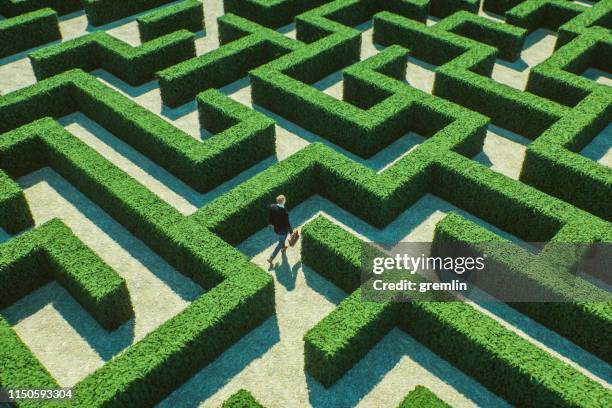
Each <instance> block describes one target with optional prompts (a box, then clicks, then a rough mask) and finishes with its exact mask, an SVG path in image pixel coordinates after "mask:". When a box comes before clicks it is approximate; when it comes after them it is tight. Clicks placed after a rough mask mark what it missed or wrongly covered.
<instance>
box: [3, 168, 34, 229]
mask: <svg viewBox="0 0 612 408" xmlns="http://www.w3.org/2000/svg"><path fill="white" fill-rule="evenodd" d="M33 225H34V221H33V219H32V214H31V213H30V208H29V207H28V203H27V202H26V199H25V196H24V195H23V191H22V190H21V188H20V187H19V185H17V184H16V183H15V182H14V181H13V180H11V179H10V178H9V177H8V176H7V175H6V173H5V172H3V171H1V170H0V228H2V229H4V230H5V231H6V232H8V233H12V234H16V233H18V232H20V231H22V230H24V229H26V228H28V227H31V226H33Z"/></svg>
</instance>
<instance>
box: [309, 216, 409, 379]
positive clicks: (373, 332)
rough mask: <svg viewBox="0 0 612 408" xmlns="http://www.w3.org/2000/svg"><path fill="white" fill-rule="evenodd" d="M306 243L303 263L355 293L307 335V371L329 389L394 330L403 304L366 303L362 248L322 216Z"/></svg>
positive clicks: (312, 226)
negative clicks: (363, 297)
mask: <svg viewBox="0 0 612 408" xmlns="http://www.w3.org/2000/svg"><path fill="white" fill-rule="evenodd" d="M302 239H303V241H302V262H303V263H304V264H305V265H308V266H309V267H311V268H312V269H313V270H315V271H316V272H317V273H319V274H321V275H322V276H324V277H326V278H327V279H328V280H330V281H331V282H332V283H334V284H335V285H337V286H339V287H340V288H342V289H344V290H345V291H347V292H349V293H350V292H352V294H351V295H350V296H349V297H348V298H346V299H345V300H344V301H343V302H342V303H341V304H340V306H338V307H337V308H336V309H335V310H334V311H333V312H332V313H331V314H329V315H328V316H327V317H325V318H324V319H323V320H322V321H321V322H319V323H318V324H317V325H316V326H315V327H314V328H312V329H310V330H309V331H308V332H307V333H306V334H305V335H304V342H305V344H304V362H305V367H306V370H307V371H308V372H309V373H310V374H311V375H312V376H313V377H315V378H316V379H317V381H319V382H320V383H321V384H323V385H324V386H325V387H330V386H331V385H333V384H334V383H335V382H336V381H337V380H338V379H340V377H342V376H343V375H344V374H345V373H346V372H347V371H348V370H350V368H351V367H352V366H353V365H355V364H356V363H357V362H358V361H359V360H361V358H363V357H364V356H365V355H366V354H367V352H368V351H369V350H370V349H371V348H372V347H373V346H374V345H375V344H376V343H378V341H379V340H380V339H382V338H383V336H384V335H385V334H387V332H389V330H391V329H392V328H393V327H394V326H395V324H396V319H397V314H396V313H397V309H398V307H397V306H398V304H393V303H375V302H364V301H363V300H362V297H361V291H360V290H359V289H358V288H359V285H360V278H361V250H362V243H361V242H360V240H359V239H357V238H355V237H354V236H353V235H351V234H350V233H349V232H347V231H345V230H343V229H341V228H340V227H338V226H337V225H335V224H333V223H332V222H331V221H329V220H327V219H325V218H323V217H321V216H319V217H317V218H316V219H315V220H314V221H311V222H309V223H308V224H306V226H304V227H303V228H302Z"/></svg>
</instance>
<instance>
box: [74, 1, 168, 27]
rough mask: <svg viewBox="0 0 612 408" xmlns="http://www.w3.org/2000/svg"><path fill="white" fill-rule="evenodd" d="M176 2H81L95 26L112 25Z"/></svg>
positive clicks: (90, 21)
mask: <svg viewBox="0 0 612 408" xmlns="http://www.w3.org/2000/svg"><path fill="white" fill-rule="evenodd" d="M173 1H174V0H130V1H125V0H81V2H82V3H83V8H84V9H85V13H86V14H87V19H88V20H89V23H90V24H91V25H94V26H99V25H102V24H106V23H110V22H111V21H115V20H119V19H121V18H123V17H127V16H129V15H131V14H136V13H140V12H142V11H145V10H149V9H152V8H154V7H158V6H161V5H163V4H167V3H171V2H173Z"/></svg>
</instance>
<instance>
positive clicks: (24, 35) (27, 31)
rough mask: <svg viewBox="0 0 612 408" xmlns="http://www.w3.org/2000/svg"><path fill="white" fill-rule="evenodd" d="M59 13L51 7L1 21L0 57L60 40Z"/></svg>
mask: <svg viewBox="0 0 612 408" xmlns="http://www.w3.org/2000/svg"><path fill="white" fill-rule="evenodd" d="M61 38H62V33H61V32H60V29H59V21H58V19H57V13H56V12H55V11H53V10H52V9H50V8H43V9H40V10H37V11H32V12H29V13H25V14H22V15H20V16H18V17H13V18H9V19H6V20H3V21H0V58H4V57H7V56H9V55H13V54H16V53H18V52H21V51H25V50H28V49H30V48H33V47H35V46H37V45H41V44H46V43H48V42H51V41H55V40H60V39H61Z"/></svg>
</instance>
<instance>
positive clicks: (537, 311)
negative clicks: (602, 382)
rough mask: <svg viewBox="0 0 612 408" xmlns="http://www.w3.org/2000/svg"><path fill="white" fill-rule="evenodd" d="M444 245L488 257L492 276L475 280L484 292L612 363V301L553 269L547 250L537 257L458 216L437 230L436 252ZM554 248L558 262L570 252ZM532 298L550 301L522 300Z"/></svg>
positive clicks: (450, 217) (451, 216)
mask: <svg viewBox="0 0 612 408" xmlns="http://www.w3.org/2000/svg"><path fill="white" fill-rule="evenodd" d="M442 242H456V243H459V242H465V243H470V244H466V245H467V248H472V247H473V248H474V249H475V250H476V251H477V253H483V252H484V253H486V254H487V271H486V273H480V274H475V275H474V276H475V277H476V279H477V282H478V287H479V288H480V289H482V290H485V291H487V292H489V293H490V294H491V295H492V296H494V297H499V296H498V295H501V296H503V298H504V299H509V298H514V299H517V301H516V302H509V303H508V305H509V306H511V307H513V308H515V309H517V310H518V311H519V312H521V313H524V314H525V315H527V316H529V317H531V318H532V319H534V320H536V321H538V322H539V323H541V324H543V325H544V326H546V327H548V328H549V329H551V330H554V331H556V332H557V333H559V334H561V335H562V336H563V337H566V338H567V339H568V340H570V341H573V342H574V343H576V344H577V345H579V346H580V347H582V348H584V349H585V350H587V351H589V352H591V353H593V354H595V355H596V356H598V357H599V358H601V359H602V360H604V361H606V362H608V363H610V362H612V345H611V344H610V342H609V341H607V340H606V339H609V338H610V337H611V336H612V302H605V301H603V300H604V299H610V294H609V293H608V292H606V291H605V290H603V289H600V288H598V287H597V286H595V285H593V284H592V283H590V282H588V281H587V280H584V279H581V278H579V277H576V276H574V275H572V272H570V271H569V270H563V269H562V268H561V267H559V266H557V265H552V264H551V263H548V262H547V260H548V259H546V255H545V254H546V248H544V249H543V250H542V252H541V253H540V254H539V255H537V256H536V255H534V254H531V253H530V252H528V251H527V250H525V249H522V248H520V247H518V246H516V245H512V244H511V243H510V242H509V241H507V240H505V239H502V238H500V237H499V236H497V235H495V234H494V233H492V232H490V231H488V230H486V229H485V228H483V227H481V226H479V225H477V224H475V223H473V222H471V221H468V220H466V219H465V218H463V217H461V216H459V215H456V214H452V213H451V214H449V215H447V216H446V217H445V218H444V219H443V220H442V221H440V222H438V224H436V230H435V236H434V248H435V244H438V243H442ZM578 242H581V241H578ZM471 243H474V244H471ZM561 245H562V244H561ZM585 245H586V244H585ZM548 246H549V247H550V248H552V251H551V255H552V256H555V257H558V256H559V251H560V250H564V249H566V247H565V246H561V247H559V246H557V247H556V248H557V249H555V243H552V244H549V245H548ZM467 248H466V249H467ZM553 261H558V259H554V260H553ZM527 293H529V295H528V294H527ZM527 297H533V298H535V297H538V298H541V299H550V301H549V302H531V303H530V302H526V301H520V300H519V299H527ZM587 299H593V301H590V302H587V301H586V300H587ZM595 299H600V301H597V300H595ZM553 302H554V303H553Z"/></svg>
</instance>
